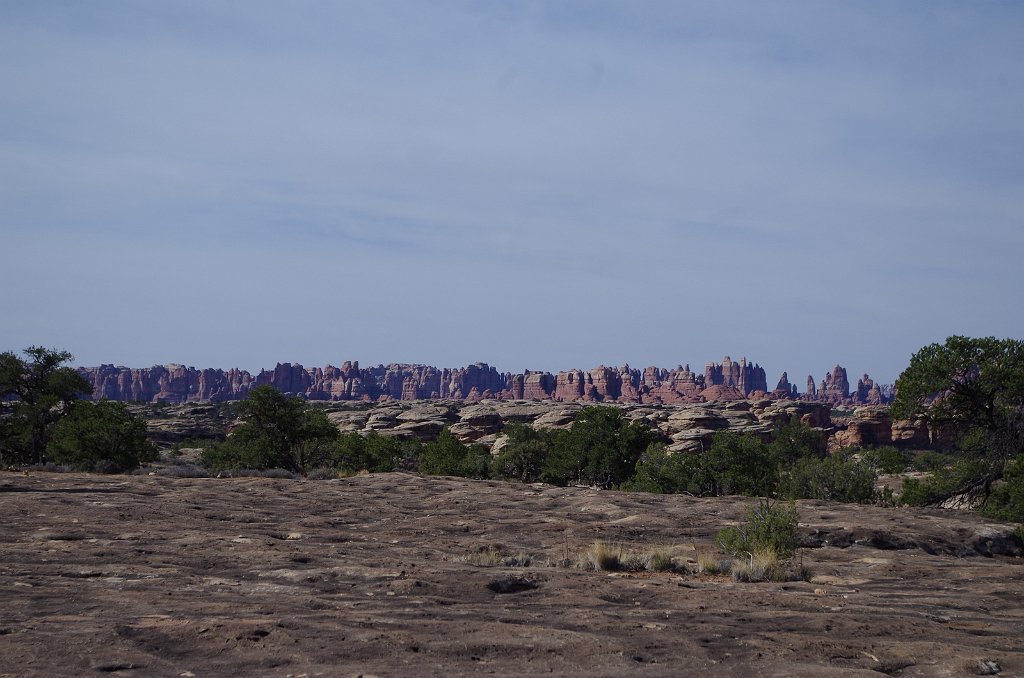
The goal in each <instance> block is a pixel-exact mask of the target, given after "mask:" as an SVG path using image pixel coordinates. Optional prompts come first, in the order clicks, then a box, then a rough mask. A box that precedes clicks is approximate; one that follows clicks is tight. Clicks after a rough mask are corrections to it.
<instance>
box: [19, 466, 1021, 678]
mask: <svg viewBox="0 0 1024 678" xmlns="http://www.w3.org/2000/svg"><path fill="white" fill-rule="evenodd" d="M753 501H754V500H748V499H744V498H735V497H726V498H715V499H698V498H693V497H686V496H681V495H675V496H661V495H651V494H630V493H620V492H602V491H596V490H591V489H584V488H557V487H551V486H546V485H518V484H506V483H498V482H483V481H466V480H456V479H447V478H423V477H419V476H414V475H406V474H380V475H370V476H365V477H356V478H349V479H346V480H333V481H294V480H271V479H262V478H236V479H209V478H208V479H176V478H166V477H158V476H114V477H111V476H90V475H82V474H45V473H33V474H30V475H22V474H12V473H0V505H2V506H3V509H4V520H3V521H0V543H2V544H3V548H2V549H0V588H2V591H3V605H2V606H0V656H2V657H3V660H4V662H3V668H2V670H0V671H2V672H3V673H4V674H10V675H18V676H52V675H99V674H101V673H115V674H116V675H140V676H141V675H146V676H150V675H155V676H181V675H197V676H199V675H253V676H283V675H302V674H306V675H311V676H312V675H318V674H322V675H359V674H362V675H374V674H375V675H438V676H440V675H445V676H448V675H462V674H469V673H477V672H486V673H493V674H497V675H536V674H542V673H544V674H547V673H553V674H555V675H586V676H621V675H637V674H643V675H650V676H677V675H716V676H751V675H770V676H805V677H812V676H813V677H815V678H817V677H819V676H848V675H864V676H869V675H880V674H890V675H904V676H959V675H970V674H971V672H973V671H976V669H977V667H979V666H986V667H997V668H998V670H999V672H1000V675H1006V676H1015V675H1017V676H1019V675H1024V648H1022V646H1021V643H1020V629H1021V627H1022V624H1024V612H1022V608H1021V605H1020V601H1021V600H1022V599H1024V577H1022V574H1024V570H1022V561H1021V560H1020V559H1019V558H1010V557H1006V556H1002V555H995V556H992V557H986V556H985V554H986V553H993V552H1005V548H1006V542H1007V539H1008V537H1007V535H1008V534H1009V529H1008V528H1007V526H1004V525H998V524H989V523H987V522H985V521H982V520H979V519H978V518H977V517H976V516H975V515H974V514H971V513H962V512H948V511H941V510H938V509H918V510H914V509H888V508H880V507H873V506H856V505H840V504H827V503H822V502H813V501H804V502H797V508H798V510H799V513H800V521H801V527H800V533H801V535H802V536H801V540H802V541H803V542H804V543H806V544H807V545H808V546H809V547H808V548H803V549H801V550H800V553H799V554H798V558H800V559H802V561H803V564H804V565H805V566H807V567H809V568H810V569H811V570H812V571H813V573H814V576H813V579H812V580H811V581H810V582H803V581H800V582H789V583H778V584H776V583H758V584H750V583H746V584H744V583H736V582H733V581H731V580H730V579H729V578H727V577H721V576H719V577H710V576H696V575H692V574H681V573H673V572H664V573H642V574H630V573H611V574H609V573H605V572H587V571H582V570H578V569H570V568H566V567H558V566H556V564H557V563H558V562H559V561H561V560H562V559H564V558H566V557H569V558H572V557H575V556H576V555H577V554H579V553H580V552H582V551H583V550H585V549H587V548H588V547H589V546H590V545H592V544H593V543H594V542H595V541H597V540H603V541H605V542H610V543H616V544H622V545H624V547H626V548H629V549H637V550H658V551H660V552H663V553H667V554H668V555H670V556H671V557H672V558H673V562H674V563H676V564H677V565H681V566H682V565H685V564H686V563H688V562H691V563H692V562H693V561H694V560H696V557H697V551H698V550H700V551H709V550H710V549H712V542H713V540H714V536H715V534H716V533H717V531H718V530H719V529H721V528H722V527H725V526H727V525H731V524H735V523H736V522H737V521H739V520H741V519H742V516H743V513H744V511H745V509H746V508H747V507H748V506H749V505H750V504H751V503H752V502H753ZM826 542H827V545H826ZM1018 544H1019V542H1018ZM811 546H813V548H810V547H811ZM485 551H488V552H489V551H493V552H496V553H503V554H511V555H512V556H514V558H512V559H511V560H514V561H515V562H518V563H521V565H519V566H507V565H502V564H497V565H492V566H485V565H476V564H473V563H472V560H471V559H470V558H467V556H470V555H471V554H476V553H481V552H485ZM523 563H529V564H527V565H522V564H523Z"/></svg>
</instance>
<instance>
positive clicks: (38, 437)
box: [0, 346, 92, 464]
mask: <svg viewBox="0 0 1024 678" xmlns="http://www.w3.org/2000/svg"><path fill="white" fill-rule="evenodd" d="M24 355H25V356H26V357H25V358H20V357H18V356H17V355H16V354H15V353H13V352H11V351H6V352H4V353H0V462H4V463H14V464H38V463H41V462H43V461H45V453H46V446H47V444H48V443H49V441H50V438H51V436H52V435H53V430H54V426H55V425H56V424H57V421H58V420H59V419H60V418H61V417H63V416H64V415H65V414H66V413H67V412H68V409H69V408H70V406H71V404H72V403H73V402H75V401H76V400H78V399H79V398H80V397H83V396H88V395H89V394H91V393H92V386H91V385H90V384H89V382H88V381H86V380H85V378H84V377H82V375H80V374H79V373H78V372H77V371H75V370H74V369H73V368H71V367H66V366H64V363H66V362H69V361H71V360H72V359H73V358H72V355H71V354H70V353H68V352H67V351H58V350H55V349H48V348H43V347H41V346H30V347H29V348H27V349H25V351H24Z"/></svg>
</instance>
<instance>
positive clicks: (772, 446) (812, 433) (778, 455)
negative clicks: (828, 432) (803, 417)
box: [768, 419, 825, 466]
mask: <svg viewBox="0 0 1024 678" xmlns="http://www.w3.org/2000/svg"><path fill="white" fill-rule="evenodd" d="M768 452H769V454H770V455H771V456H772V457H774V458H775V459H776V460H777V462H778V463H779V464H781V465H783V466H786V465H790V464H793V463H795V462H797V461H799V460H801V459H807V458H819V459H820V458H821V457H824V456H825V434H824V433H823V432H821V431H819V430H817V429H813V428H811V427H810V426H807V425H805V424H804V423H802V422H801V421H800V420H799V419H791V420H790V421H789V422H788V423H786V424H784V425H782V426H778V427H776V428H775V432H774V433H773V434H772V441H771V442H770V443H768Z"/></svg>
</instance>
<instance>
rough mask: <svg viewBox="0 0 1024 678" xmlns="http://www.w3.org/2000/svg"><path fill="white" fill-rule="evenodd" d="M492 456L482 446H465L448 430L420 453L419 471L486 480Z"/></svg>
mask: <svg viewBox="0 0 1024 678" xmlns="http://www.w3.org/2000/svg"><path fill="white" fill-rule="evenodd" d="M490 461H491V455H490V453H489V452H488V451H487V448H485V447H483V446H482V445H465V444H463V443H462V441H460V440H459V439H458V438H456V437H455V436H454V435H452V434H451V432H449V431H448V429H444V430H442V431H441V435H439V436H438V437H437V440H435V441H433V442H430V443H427V444H425V445H424V446H423V449H422V450H421V451H420V460H419V462H420V463H419V469H420V471H421V472H422V473H426V474H428V475H433V476H461V477H463V478H486V477H487V471H488V467H489V466H490Z"/></svg>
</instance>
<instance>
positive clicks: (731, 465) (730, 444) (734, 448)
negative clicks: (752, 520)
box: [685, 431, 779, 497]
mask: <svg viewBox="0 0 1024 678" xmlns="http://www.w3.org/2000/svg"><path fill="white" fill-rule="evenodd" d="M686 464H687V465H686V468H685V472H687V473H688V475H689V477H688V479H687V485H686V491H687V492H689V493H690V494H695V495H699V496H722V495H729V494H745V495H747V496H754V497H770V496H774V495H775V492H776V488H777V486H778V482H779V461H778V458H777V457H776V456H775V454H774V453H773V452H772V450H771V449H770V448H769V446H768V445H766V444H765V443H764V442H763V441H762V440H761V439H760V438H758V437H757V436H754V435H742V434H739V433H735V432H733V431H718V432H716V433H715V437H714V440H713V442H712V444H711V449H710V450H708V451H707V452H705V453H703V454H699V455H693V456H692V458H690V459H687V460H686Z"/></svg>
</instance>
